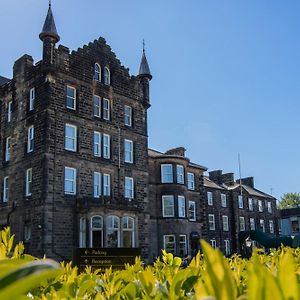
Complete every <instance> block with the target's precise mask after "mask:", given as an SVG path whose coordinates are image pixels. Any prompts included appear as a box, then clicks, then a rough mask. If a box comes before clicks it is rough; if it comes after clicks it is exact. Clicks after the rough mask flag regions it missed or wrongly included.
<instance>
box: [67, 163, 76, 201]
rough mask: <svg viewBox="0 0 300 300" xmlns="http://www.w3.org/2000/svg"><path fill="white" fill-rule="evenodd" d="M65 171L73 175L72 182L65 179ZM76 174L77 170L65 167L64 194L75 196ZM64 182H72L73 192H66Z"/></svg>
mask: <svg viewBox="0 0 300 300" xmlns="http://www.w3.org/2000/svg"><path fill="white" fill-rule="evenodd" d="M67 170H71V171H73V174H74V178H73V180H70V179H67V178H66V171H67ZM76 173H77V170H76V169H75V168H71V167H65V171H64V193H65V194H67V195H76V178H77V177H76ZM66 181H71V182H73V190H72V191H67V190H66Z"/></svg>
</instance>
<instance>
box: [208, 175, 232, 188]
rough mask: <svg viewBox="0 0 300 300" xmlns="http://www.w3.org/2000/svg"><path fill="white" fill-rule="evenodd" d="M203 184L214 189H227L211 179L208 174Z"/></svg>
mask: <svg viewBox="0 0 300 300" xmlns="http://www.w3.org/2000/svg"><path fill="white" fill-rule="evenodd" d="M203 178H204V182H203V185H204V186H206V187H209V188H213V189H219V190H225V189H226V188H225V187H223V186H221V185H219V184H217V183H215V182H214V181H212V180H210V179H209V177H208V176H204V177H203Z"/></svg>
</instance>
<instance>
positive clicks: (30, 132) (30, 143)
mask: <svg viewBox="0 0 300 300" xmlns="http://www.w3.org/2000/svg"><path fill="white" fill-rule="evenodd" d="M33 149H34V126H33V125H31V126H29V127H28V131H27V153H30V152H32V151H33Z"/></svg>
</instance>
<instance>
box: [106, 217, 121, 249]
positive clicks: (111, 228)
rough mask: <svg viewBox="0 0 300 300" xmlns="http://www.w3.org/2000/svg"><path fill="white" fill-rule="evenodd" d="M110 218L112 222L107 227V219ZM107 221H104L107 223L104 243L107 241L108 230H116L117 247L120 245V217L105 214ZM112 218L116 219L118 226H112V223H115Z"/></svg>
mask: <svg viewBox="0 0 300 300" xmlns="http://www.w3.org/2000/svg"><path fill="white" fill-rule="evenodd" d="M110 218H112V220H113V221H112V223H113V226H112V227H109V221H108V220H109V219H110ZM106 220H107V222H106V224H107V226H106V243H107V236H108V233H109V231H116V232H117V239H118V240H117V247H120V245H121V239H120V218H119V217H117V216H114V215H111V216H107V219H106ZM114 220H117V223H118V227H114V225H115V222H114ZM108 246H110V245H108Z"/></svg>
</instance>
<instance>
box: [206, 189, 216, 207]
mask: <svg viewBox="0 0 300 300" xmlns="http://www.w3.org/2000/svg"><path fill="white" fill-rule="evenodd" d="M207 204H208V205H209V206H212V205H213V204H214V199H213V193H212V192H207Z"/></svg>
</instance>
